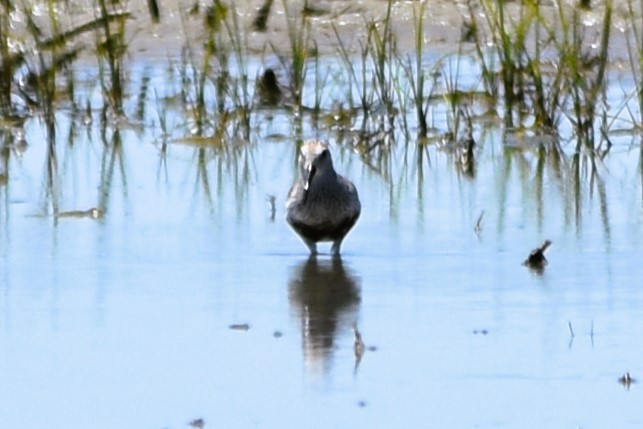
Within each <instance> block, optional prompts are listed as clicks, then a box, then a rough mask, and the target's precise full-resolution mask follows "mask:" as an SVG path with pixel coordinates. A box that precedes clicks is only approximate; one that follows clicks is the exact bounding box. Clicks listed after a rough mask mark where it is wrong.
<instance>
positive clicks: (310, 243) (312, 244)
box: [304, 240, 317, 255]
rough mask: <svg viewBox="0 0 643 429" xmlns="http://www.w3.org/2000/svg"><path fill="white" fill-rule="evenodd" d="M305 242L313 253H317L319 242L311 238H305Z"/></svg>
mask: <svg viewBox="0 0 643 429" xmlns="http://www.w3.org/2000/svg"><path fill="white" fill-rule="evenodd" d="M304 243H306V246H307V247H308V250H310V254H311V255H317V243H315V242H314V241H311V240H304Z"/></svg>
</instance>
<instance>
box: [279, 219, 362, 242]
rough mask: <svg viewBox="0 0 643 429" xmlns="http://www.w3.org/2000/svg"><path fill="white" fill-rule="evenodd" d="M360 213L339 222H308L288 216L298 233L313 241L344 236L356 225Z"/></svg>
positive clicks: (330, 239) (289, 221)
mask: <svg viewBox="0 0 643 429" xmlns="http://www.w3.org/2000/svg"><path fill="white" fill-rule="evenodd" d="M358 217H359V214H358V215H356V216H352V217H347V218H345V219H343V220H342V221H341V222H338V223H333V224H330V223H320V224H314V225H310V224H306V223H303V222H298V221H297V220H295V219H292V218H291V217H288V218H287V220H288V223H289V224H290V225H291V226H292V227H293V229H294V230H295V231H296V232H297V234H299V235H301V236H302V237H305V238H306V239H308V240H311V241H334V240H337V239H340V238H342V237H344V236H345V235H346V234H347V233H348V231H349V230H350V229H351V228H352V227H353V225H355V222H357V218H358Z"/></svg>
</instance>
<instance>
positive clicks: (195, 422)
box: [190, 419, 205, 429]
mask: <svg viewBox="0 0 643 429" xmlns="http://www.w3.org/2000/svg"><path fill="white" fill-rule="evenodd" d="M190 426H192V427H193V428H199V429H201V428H202V427H204V426H205V421H204V420H203V419H194V420H192V421H191V422H190Z"/></svg>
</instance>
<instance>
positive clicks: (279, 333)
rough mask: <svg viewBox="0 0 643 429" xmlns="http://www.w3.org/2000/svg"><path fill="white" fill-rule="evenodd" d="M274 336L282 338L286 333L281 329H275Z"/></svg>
mask: <svg viewBox="0 0 643 429" xmlns="http://www.w3.org/2000/svg"><path fill="white" fill-rule="evenodd" d="M272 336H273V337H275V338H281V337H283V336H284V334H283V333H282V332H281V331H275V332H273V333H272Z"/></svg>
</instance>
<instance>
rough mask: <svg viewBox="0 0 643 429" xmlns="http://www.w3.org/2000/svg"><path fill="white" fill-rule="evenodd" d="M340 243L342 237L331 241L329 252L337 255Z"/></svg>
mask: <svg viewBox="0 0 643 429" xmlns="http://www.w3.org/2000/svg"><path fill="white" fill-rule="evenodd" d="M341 245H342V239H341V238H340V239H338V240H335V241H333V246H332V247H331V248H330V254H331V255H333V256H339V248H340V247H341Z"/></svg>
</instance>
